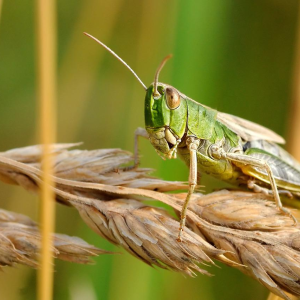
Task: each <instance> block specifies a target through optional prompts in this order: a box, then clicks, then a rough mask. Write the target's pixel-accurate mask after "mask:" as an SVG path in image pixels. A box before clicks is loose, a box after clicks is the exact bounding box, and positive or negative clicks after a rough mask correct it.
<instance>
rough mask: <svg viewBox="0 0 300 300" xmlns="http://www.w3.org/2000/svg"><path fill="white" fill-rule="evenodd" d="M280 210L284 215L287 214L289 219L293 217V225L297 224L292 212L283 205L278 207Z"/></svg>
mask: <svg viewBox="0 0 300 300" xmlns="http://www.w3.org/2000/svg"><path fill="white" fill-rule="evenodd" d="M278 209H279V210H280V211H282V212H283V213H284V214H285V215H287V216H289V217H290V218H291V219H293V222H294V224H293V225H294V226H296V225H297V224H298V220H297V219H296V218H295V217H294V216H293V214H292V213H291V212H290V211H289V210H288V209H287V208H285V207H278Z"/></svg>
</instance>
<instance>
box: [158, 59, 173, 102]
mask: <svg viewBox="0 0 300 300" xmlns="http://www.w3.org/2000/svg"><path fill="white" fill-rule="evenodd" d="M171 57H172V54H169V55H167V56H166V57H165V58H164V59H163V60H162V61H161V63H160V65H159V66H158V68H157V70H156V73H155V77H154V85H153V87H154V92H153V96H154V97H158V96H160V94H159V92H158V90H157V84H158V76H159V73H160V71H161V69H162V68H163V67H164V65H165V63H166V62H167V61H168V60H169V59H170V58H171Z"/></svg>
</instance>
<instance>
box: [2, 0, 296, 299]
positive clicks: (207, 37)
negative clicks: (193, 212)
mask: <svg viewBox="0 0 300 300" xmlns="http://www.w3.org/2000/svg"><path fill="white" fill-rule="evenodd" d="M57 5H58V6H57V32H58V43H57V46H58V104H57V114H58V141H59V142H64V143H65V142H78V141H82V142H84V146H83V148H86V149H96V148H114V147H117V148H123V149H127V150H130V151H132V150H133V133H134V130H135V129H136V128H137V127H138V126H143V124H144V120H143V99H144V91H143V89H142V88H141V86H140V85H139V84H138V82H137V81H136V80H135V78H134V77H133V76H132V75H131V74H130V73H129V72H128V70H126V69H125V68H124V66H122V65H121V64H120V63H119V62H118V61H117V60H116V59H114V58H113V57H112V56H111V55H110V54H108V53H107V52H105V51H104V49H103V48H101V47H100V46H99V45H97V44H96V43H95V42H93V41H92V40H90V39H89V38H87V37H86V36H84V35H83V32H84V31H86V32H89V33H90V34H93V35H94V36H96V37H97V38H99V39H100V40H101V41H103V42H104V43H106V44H107V45H109V47H111V48H112V49H113V50H114V51H115V52H117V53H118V54H119V55H120V56H121V57H122V58H123V59H124V60H125V61H126V62H127V63H128V64H129V65H130V66H131V67H132V68H133V69H134V70H135V71H136V72H137V74H138V75H139V76H140V78H141V79H142V80H143V81H144V83H145V84H146V85H148V84H150V83H151V82H152V81H153V77H154V72H155V70H156V68H157V66H158V64H159V62H160V60H161V59H162V58H163V57H164V56H165V55H166V54H169V53H173V54H174V57H173V59H172V60H171V61H169V62H168V64H167V66H166V67H165V68H164V70H163V71H162V73H161V76H160V80H161V81H162V82H167V83H170V84H172V85H174V86H175V87H176V88H178V89H179V90H180V91H182V92H183V93H185V94H187V95H189V96H190V97H192V98H193V99H195V100H197V101H199V102H201V103H203V104H205V105H208V106H211V107H213V108H216V109H218V110H220V111H224V112H228V113H231V114H235V115H238V116H240V117H244V118H247V119H250V120H252V121H254V122H257V123H260V124H262V125H265V126H267V127H269V128H271V129H273V130H275V131H276V132H278V133H279V134H281V135H283V136H286V133H287V130H288V128H287V123H288V117H289V109H290V102H291V94H292V78H293V67H294V55H295V53H294V52H295V44H296V31H297V17H298V1H297V0H289V1H286V0H243V1H241V0H231V1H230V0H198V1H179V0H178V1H175V0H174V1H171V0H166V1H159V0H144V1H140V0H127V1H125V0H113V1H96V0H90V1H83V0H72V1H70V0H69V1H57ZM35 18H36V17H35V2H34V1H30V0H15V1H11V0H10V1H8V0H4V2H3V6H2V13H1V18H0V104H1V109H0V133H1V134H0V136H1V142H0V151H4V150H8V149H11V148H16V147H22V146H27V145H31V144H36V143H37V131H38V128H37V125H36V124H37V123H36V122H37V120H38V113H37V99H36V94H37V86H36V81H37V72H36V70H37V66H36V27H35V26H36V22H35ZM141 154H142V166H143V167H151V168H154V169H155V170H156V171H155V172H154V174H155V175H156V176H160V177H162V178H164V179H168V180H184V181H186V180H187V178H188V170H187V168H186V166H185V165H184V164H183V163H182V162H181V161H177V160H172V161H163V160H162V159H161V158H160V157H158V155H157V154H156V153H155V151H154V149H153V148H152V146H151V145H150V143H149V142H148V141H146V140H144V141H142V142H141ZM202 183H203V184H205V185H206V190H207V191H209V190H211V189H213V188H218V187H222V186H224V184H222V183H220V182H217V181H216V180H213V179H211V178H207V177H205V176H204V178H203V182H202ZM0 188H1V197H0V206H1V207H2V208H5V209H9V210H13V211H16V212H20V213H23V214H27V215H29V216H30V217H32V218H33V219H35V220H37V219H38V217H37V215H38V199H37V197H36V196H33V195H29V194H28V193H27V192H25V191H23V190H22V189H20V188H18V187H14V186H7V185H5V184H2V183H0ZM56 228H57V229H56V231H57V232H61V233H66V234H70V235H78V236H80V237H82V238H83V239H85V240H86V241H88V242H89V243H91V244H94V245H96V246H98V247H100V248H104V249H107V250H112V251H120V249H118V248H115V247H114V246H112V245H110V244H108V242H106V241H104V240H102V239H100V238H99V237H98V236H97V235H96V234H94V233H93V232H92V231H91V230H89V229H88V228H87V226H86V225H85V224H84V223H83V222H82V221H81V219H80V217H79V216H78V214H77V212H76V211H75V210H72V209H70V208H65V207H63V206H62V205H57V220H56ZM218 265H219V266H220V267H221V268H216V267H210V268H209V271H210V272H211V273H213V274H215V275H216V276H214V277H213V278H208V277H205V276H203V275H199V276H198V277H197V278H185V277H184V276H182V275H180V274H176V273H171V272H168V271H164V270H158V269H154V268H150V267H149V266H147V265H145V264H143V263H142V262H140V261H137V260H136V259H134V258H133V257H131V256H130V255H129V254H127V253H125V252H123V254H122V255H114V256H112V255H111V256H110V255H106V256H100V257H98V258H96V259H95V265H92V266H80V265H75V264H74V265H73V264H70V263H67V262H60V261H56V263H55V270H56V272H55V282H54V299H63V300H77V299H78V300H79V299H84V300H94V299H109V300H115V299H131V300H134V299H174V300H175V299H205V300H210V299H223V300H224V299H244V300H247V299H266V297H267V295H268V291H267V290H266V289H265V288H264V287H262V286H261V285H260V284H259V283H257V282H255V281H254V280H252V279H250V278H248V277H246V276H244V275H243V274H241V273H240V272H238V271H237V270H233V269H230V268H228V267H226V266H224V265H221V264H220V263H218ZM35 285H36V272H35V271H34V270H31V269H29V268H27V267H22V266H17V267H16V268H11V269H8V268H7V269H5V270H4V272H1V273H0V299H7V300H13V299H35V295H36V286H35Z"/></svg>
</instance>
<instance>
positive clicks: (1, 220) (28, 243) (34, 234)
mask: <svg viewBox="0 0 300 300" xmlns="http://www.w3.org/2000/svg"><path fill="white" fill-rule="evenodd" d="M40 246H41V235H40V232H39V229H38V227H37V226H36V224H35V222H33V221H32V220H31V219H30V218H28V217H26V216H23V215H21V214H17V213H12V212H8V211H6V210H3V209H1V210H0V266H12V265H13V264H14V263H20V264H24V265H27V266H30V267H33V268H36V267H38V257H39V253H40ZM51 250H52V252H53V255H54V256H55V257H57V258H59V259H62V260H66V261H71V262H75V263H81V264H87V263H90V262H91V260H90V257H91V256H97V255H99V254H104V253H109V252H107V251H104V250H101V249H98V248H96V247H94V246H91V245H89V244H88V243H86V242H85V241H83V240H82V239H80V238H78V237H70V236H67V235H64V234H54V235H53V249H51Z"/></svg>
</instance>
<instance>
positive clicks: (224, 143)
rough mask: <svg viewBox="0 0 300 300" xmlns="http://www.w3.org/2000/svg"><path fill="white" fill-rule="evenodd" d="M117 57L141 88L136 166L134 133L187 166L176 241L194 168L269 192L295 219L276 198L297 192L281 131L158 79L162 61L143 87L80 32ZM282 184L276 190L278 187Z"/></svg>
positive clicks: (299, 167) (296, 168)
mask: <svg viewBox="0 0 300 300" xmlns="http://www.w3.org/2000/svg"><path fill="white" fill-rule="evenodd" d="M85 34H86V35H88V36H89V37H91V38H92V39H94V40H95V41H96V42H98V43H99V44H100V45H101V46H103V47H104V48H105V49H106V50H108V51H109V52H110V53H111V54H112V55H114V56H115V57H116V58H117V59H118V60H120V61H121V62H122V63H123V64H124V65H125V66H126V67H127V68H128V69H129V70H130V71H131V72H132V73H133V75H134V76H135V77H136V78H137V79H138V81H139V82H140V83H141V85H142V86H143V88H144V89H145V91H146V97H145V127H146V130H145V129H142V128H139V129H138V130H137V131H136V133H135V166H137V165H138V162H139V161H138V146H137V137H138V136H143V137H146V138H148V139H149V140H150V142H151V144H152V145H153V147H154V148H155V149H156V151H157V152H158V153H159V154H160V155H161V156H162V157H163V158H170V159H171V158H176V156H177V153H178V155H179V157H180V158H181V159H182V160H183V161H184V162H185V163H186V164H187V165H188V166H189V169H190V171H189V189H188V193H187V196H186V199H185V202H184V204H183V207H182V211H181V219H180V227H179V234H178V241H181V239H182V232H183V229H184V226H185V220H186V212H187V207H188V203H189V201H190V198H191V196H192V194H193V192H194V190H195V187H196V186H197V182H198V180H197V175H198V171H201V172H205V173H207V174H210V175H212V176H214V177H216V178H218V179H221V180H223V181H226V182H229V183H230V184H233V185H236V186H244V187H248V188H249V189H252V190H254V191H255V192H263V193H265V194H271V195H273V197H274V200H275V202H276V205H277V207H278V209H279V210H280V211H281V212H282V213H284V214H287V215H289V216H290V217H291V218H292V219H293V221H294V223H297V221H296V219H295V218H294V216H293V215H292V214H291V213H290V211H289V210H288V209H286V208H284V207H283V206H282V204H281V200H280V197H279V193H282V194H287V195H288V196H289V197H292V195H296V196H299V195H300V164H299V163H298V162H297V161H296V160H295V159H294V158H293V157H292V156H291V155H290V154H289V153H288V152H286V151H285V150H283V149H282V148H280V147H279V146H278V145H277V144H276V143H280V144H283V143H284V142H285V141H284V139H283V138H282V137H280V136H279V135H277V134H276V133H274V132H273V131H271V130H269V129H267V128H265V127H263V126H260V125H258V124H255V123H253V122H250V121H247V120H244V119H242V118H239V117H236V116H233V115H229V114H226V113H222V112H218V111H216V110H214V109H212V108H210V107H207V106H205V105H203V104H200V103H198V102H196V101H194V100H192V99H191V98H189V97H187V96H186V95H184V94H182V93H181V92H179V91H178V90H177V89H176V88H174V87H172V86H171V85H168V84H165V83H160V82H158V76H159V73H160V71H161V69H162V68H163V66H164V64H165V63H166V61H167V60H168V59H169V58H170V57H171V56H170V55H169V56H167V57H165V58H164V59H163V61H162V62H161V64H160V65H159V67H158V69H157V71H156V73H155V78H154V83H152V84H151V85H150V86H149V87H148V88H147V87H146V86H145V84H144V83H143V82H142V81H141V79H140V78H139V77H138V76H137V75H136V73H135V72H134V71H133V70H132V69H131V68H130V67H129V66H128V65H127V64H126V63H125V62H124V61H123V60H122V59H121V58H120V57H119V56H118V55H117V54H116V53H114V52H113V51H112V50H111V49H110V48H108V47H107V46H106V45H104V44H103V43H102V42H100V41H99V40H97V39H96V38H94V37H93V36H91V35H89V34H87V33H85ZM277 187H279V188H281V189H282V190H278V188H277Z"/></svg>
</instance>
